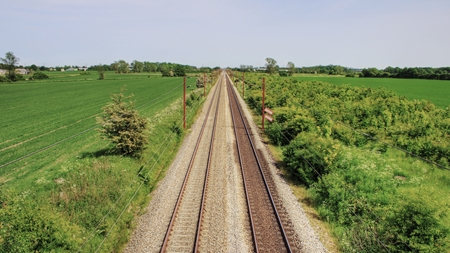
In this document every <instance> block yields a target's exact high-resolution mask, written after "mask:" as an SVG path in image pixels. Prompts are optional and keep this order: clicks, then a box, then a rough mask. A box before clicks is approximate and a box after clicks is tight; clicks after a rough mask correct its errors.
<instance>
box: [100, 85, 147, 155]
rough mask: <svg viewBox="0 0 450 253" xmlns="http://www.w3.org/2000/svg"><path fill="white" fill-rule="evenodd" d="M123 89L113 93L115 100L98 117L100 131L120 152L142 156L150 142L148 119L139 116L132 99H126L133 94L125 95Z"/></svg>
mask: <svg viewBox="0 0 450 253" xmlns="http://www.w3.org/2000/svg"><path fill="white" fill-rule="evenodd" d="M123 91H124V90H123V89H122V91H121V92H120V93H119V94H113V95H112V97H111V99H112V100H113V102H112V103H109V104H107V105H106V106H105V107H103V115H102V116H101V117H98V118H97V121H98V123H99V124H100V126H101V128H100V129H99V132H100V133H101V134H102V136H103V137H104V138H105V139H109V140H111V142H112V143H113V144H114V145H115V150H116V151H117V152H119V153H120V154H122V155H125V156H140V154H141V153H142V151H143V150H144V148H145V144H147V143H148V133H147V131H146V128H147V125H148V124H147V119H146V118H144V117H141V116H139V114H138V112H137V111H136V110H135V109H134V103H133V102H132V101H130V102H127V101H125V100H127V99H130V98H131V97H132V96H128V97H125V96H124V95H123Z"/></svg>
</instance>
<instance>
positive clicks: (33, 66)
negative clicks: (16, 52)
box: [30, 64, 38, 71]
mask: <svg viewBox="0 0 450 253" xmlns="http://www.w3.org/2000/svg"><path fill="white" fill-rule="evenodd" d="M30 69H31V70H33V71H36V70H38V67H37V66H36V65H34V64H33V65H31V66H30Z"/></svg>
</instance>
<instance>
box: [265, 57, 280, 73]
mask: <svg viewBox="0 0 450 253" xmlns="http://www.w3.org/2000/svg"><path fill="white" fill-rule="evenodd" d="M277 71H278V65H277V61H275V60H274V59H273V58H266V72H267V73H269V74H271V75H272V74H275V73H276V72H277Z"/></svg>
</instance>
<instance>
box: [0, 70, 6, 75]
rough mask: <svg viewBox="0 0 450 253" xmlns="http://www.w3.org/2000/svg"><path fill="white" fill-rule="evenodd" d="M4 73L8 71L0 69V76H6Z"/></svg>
mask: <svg viewBox="0 0 450 253" xmlns="http://www.w3.org/2000/svg"><path fill="white" fill-rule="evenodd" d="M6 72H8V71H6V70H4V69H0V75H2V76H4V75H6Z"/></svg>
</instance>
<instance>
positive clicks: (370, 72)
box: [362, 68, 379, 77]
mask: <svg viewBox="0 0 450 253" xmlns="http://www.w3.org/2000/svg"><path fill="white" fill-rule="evenodd" d="M378 73H379V70H378V69H377V68H368V69H363V70H362V74H363V76H364V77H377V75H378Z"/></svg>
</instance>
